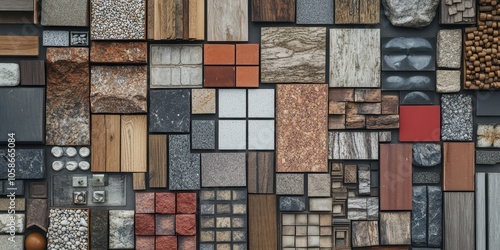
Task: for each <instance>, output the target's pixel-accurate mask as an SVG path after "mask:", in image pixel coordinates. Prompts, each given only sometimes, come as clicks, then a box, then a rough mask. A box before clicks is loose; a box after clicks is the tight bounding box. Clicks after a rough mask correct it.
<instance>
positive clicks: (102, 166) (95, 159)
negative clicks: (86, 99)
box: [90, 115, 106, 172]
mask: <svg viewBox="0 0 500 250" xmlns="http://www.w3.org/2000/svg"><path fill="white" fill-rule="evenodd" d="M91 122H92V131H91V145H90V146H91V152H92V154H91V163H90V171H92V172H106V116H105V115H92V118H91Z"/></svg>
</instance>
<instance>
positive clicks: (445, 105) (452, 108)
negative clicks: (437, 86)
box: [441, 94, 473, 141]
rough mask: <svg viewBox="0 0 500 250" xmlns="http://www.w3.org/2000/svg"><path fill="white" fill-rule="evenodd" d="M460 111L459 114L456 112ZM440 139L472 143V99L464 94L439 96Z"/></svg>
mask: <svg viewBox="0 0 500 250" xmlns="http://www.w3.org/2000/svg"><path fill="white" fill-rule="evenodd" d="M457 110H460V111H461V112H456V111H457ZM441 113H442V126H441V139H442V140H443V141H472V129H473V124H472V122H473V121H472V97H471V96H469V95H465V94H455V95H446V94H444V95H442V96H441Z"/></svg>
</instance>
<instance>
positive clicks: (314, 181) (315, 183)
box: [307, 174, 331, 197]
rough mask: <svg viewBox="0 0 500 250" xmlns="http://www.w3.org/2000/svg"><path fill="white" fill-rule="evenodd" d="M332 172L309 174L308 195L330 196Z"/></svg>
mask: <svg viewBox="0 0 500 250" xmlns="http://www.w3.org/2000/svg"><path fill="white" fill-rule="evenodd" d="M330 182H331V176H330V174H308V175H307V195H308V196H309V197H330V192H331V183H330Z"/></svg>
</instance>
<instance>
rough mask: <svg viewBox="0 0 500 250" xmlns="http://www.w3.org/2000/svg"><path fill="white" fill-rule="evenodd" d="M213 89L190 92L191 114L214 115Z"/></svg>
mask: <svg viewBox="0 0 500 250" xmlns="http://www.w3.org/2000/svg"><path fill="white" fill-rule="evenodd" d="M215 91H216V90H215V89H193V90H191V95H192V97H191V113H192V114H215V94H216V93H215Z"/></svg>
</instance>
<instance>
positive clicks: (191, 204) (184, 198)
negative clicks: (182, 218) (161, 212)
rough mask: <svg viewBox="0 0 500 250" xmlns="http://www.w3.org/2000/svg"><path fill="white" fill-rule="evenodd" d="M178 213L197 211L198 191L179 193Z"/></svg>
mask: <svg viewBox="0 0 500 250" xmlns="http://www.w3.org/2000/svg"><path fill="white" fill-rule="evenodd" d="M177 213H178V214H194V213H196V193H178V194H177Z"/></svg>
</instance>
